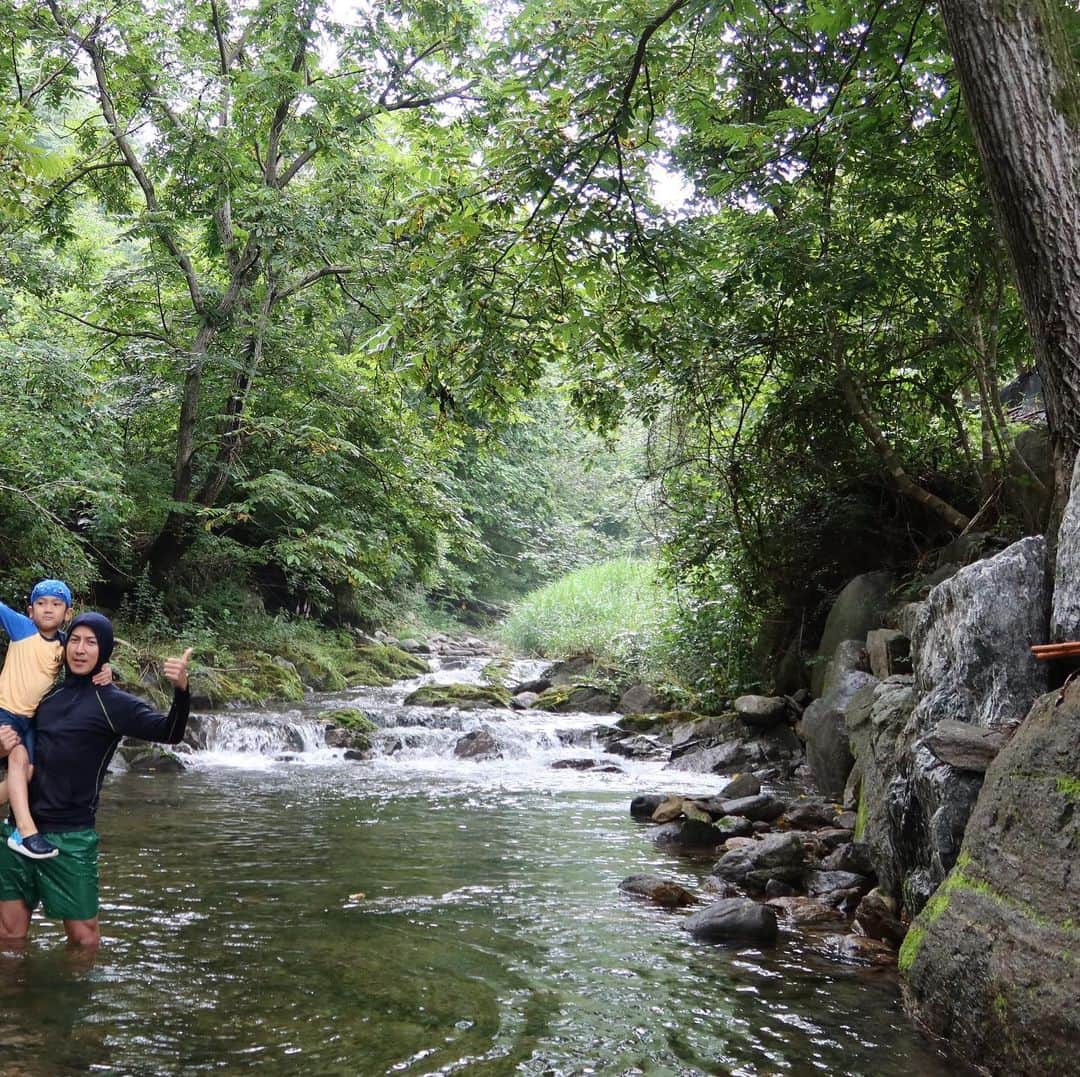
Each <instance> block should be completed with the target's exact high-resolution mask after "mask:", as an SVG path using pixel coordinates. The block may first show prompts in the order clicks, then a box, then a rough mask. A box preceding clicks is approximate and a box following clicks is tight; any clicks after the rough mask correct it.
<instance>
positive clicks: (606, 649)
mask: <svg viewBox="0 0 1080 1077" xmlns="http://www.w3.org/2000/svg"><path fill="white" fill-rule="evenodd" d="M667 603H668V595H667V591H666V589H665V588H664V586H663V584H661V583H660V582H659V581H658V580H657V577H656V571H655V569H654V567H653V564H652V562H650V561H642V560H636V559H634V558H630V557H620V558H616V559H615V560H612V561H604V562H603V563H601V564H598V565H590V566H588V567H586V568H581V569H578V570H577V571H575V572H571V573H569V574H568V575H566V576H563V577H562V578H561V579H558V580H555V581H554V582H553V583H549V584H548V585H547V586H546V587H541V588H540V589H539V590H537V591H533V592H531V593H530V594H528V595H526V596H525V598H523V599H522V600H521V602H520V603H519V604H518V605H517V607H516V608H515V609H514V611H513V613H512V614H511V615H510V616H509V617H508V618H507V620H506V622H505V624H504V625H503V627H502V631H501V636H502V638H503V640H504V641H505V642H506V643H507V644H508V645H509V646H511V647H513V648H514V649H515V650H517V651H519V652H522V653H525V654H534V655H540V656H543V657H548V658H558V657H565V656H567V655H571V654H579V653H582V652H585V651H588V652H591V653H592V654H594V655H596V656H597V657H599V658H607V659H610V660H613V661H615V662H618V663H620V664H624V665H630V666H640V665H641V663H642V660H643V658H644V656H645V655H646V654H647V653H648V652H649V651H650V650H651V649H652V644H653V642H654V639H655V636H656V634H657V633H658V631H659V630H660V624H661V621H662V619H663V614H664V611H665V609H666V606H667Z"/></svg>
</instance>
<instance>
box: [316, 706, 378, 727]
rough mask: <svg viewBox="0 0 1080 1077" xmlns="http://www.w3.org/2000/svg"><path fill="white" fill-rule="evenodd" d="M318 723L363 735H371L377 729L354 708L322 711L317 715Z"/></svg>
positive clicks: (364, 715) (365, 716) (362, 713)
mask: <svg viewBox="0 0 1080 1077" xmlns="http://www.w3.org/2000/svg"><path fill="white" fill-rule="evenodd" d="M319 721H320V722H326V723H327V724H328V725H335V726H340V727H341V728H342V729H356V730H359V731H360V732H363V733H373V732H374V731H375V730H376V729H378V728H379V727H378V726H377V725H376V724H375V723H374V722H373V721H372V720H371V719H370V718H369V717H368V716H367V715H366V714H365V713H364V712H363V711H362V710H357V709H356V707H338V708H335V709H334V710H328V711H323V712H322V713H321V714H320V715H319Z"/></svg>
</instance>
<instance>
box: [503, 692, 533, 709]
mask: <svg viewBox="0 0 1080 1077" xmlns="http://www.w3.org/2000/svg"><path fill="white" fill-rule="evenodd" d="M539 698H540V695H539V693H538V692H516V693H514V697H513V699H511V700H510V706H512V707H513V708H514V710H521V711H527V710H528V709H529V708H530V707H531V706H532V705H533V704H534V703H535V702H536V701H537V700H538V699H539Z"/></svg>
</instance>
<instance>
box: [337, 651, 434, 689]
mask: <svg viewBox="0 0 1080 1077" xmlns="http://www.w3.org/2000/svg"><path fill="white" fill-rule="evenodd" d="M430 672H431V667H430V666H429V665H428V664H427V662H425V661H424V660H423V659H422V658H419V657H417V656H416V655H414V654H409V652H408V651H403V650H401V648H400V647H392V646H390V645H389V644H386V643H365V644H362V645H361V646H359V647H357V648H356V649H355V650H354V651H353V653H352V655H350V656H349V658H348V659H347V660H346V662H345V665H344V667H343V668H342V670H341V673H342V675H343V676H344V678H345V680H346V682H347V683H348V686H349V687H355V686H364V687H372V688H385V687H387V686H388V685H391V684H393V683H394V682H395V681H403V680H406V679H408V678H409V677H416V676H418V675H419V674H422V673H430Z"/></svg>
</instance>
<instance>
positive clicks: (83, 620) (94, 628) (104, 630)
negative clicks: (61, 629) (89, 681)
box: [65, 612, 113, 676]
mask: <svg viewBox="0 0 1080 1077" xmlns="http://www.w3.org/2000/svg"><path fill="white" fill-rule="evenodd" d="M80 625H83V626H85V627H86V628H89V629H90V631H91V632H93V633H94V635H95V636H96V637H97V641H98V661H97V665H96V666H94V668H93V670H91V673H90V676H93V674H95V673H97V671H98V670H99V669H101V667H102V666H103V665H105V663H106V662H108V660H109V656H110V655H111V654H112V653H113V626H112V621H110V620H109V618H108V617H106V616H105V615H104V614H103V613H93V612H91V613H80V614H79V616H78V617H76V618H75V620H74V621H72V622H71V624H70V625H68V630H67V631H68V638H69V639H70V638H71V633H72V632H74V631H75V629H76V628H78V627H79V626H80ZM66 657H67V655H66V652H65V659H66ZM68 670H69V672H70V670H71V667H70V666H68Z"/></svg>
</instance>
